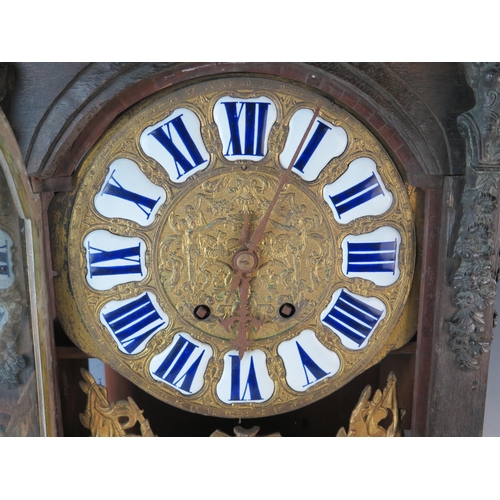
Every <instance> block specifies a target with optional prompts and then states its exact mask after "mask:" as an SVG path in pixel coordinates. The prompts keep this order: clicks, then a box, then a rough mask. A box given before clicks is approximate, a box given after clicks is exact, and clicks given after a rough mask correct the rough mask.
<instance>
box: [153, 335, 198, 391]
mask: <svg viewBox="0 0 500 500" xmlns="http://www.w3.org/2000/svg"><path fill="white" fill-rule="evenodd" d="M198 347H199V346H197V345H196V344H193V343H192V342H190V341H189V340H187V339H186V338H184V337H183V336H182V335H180V336H179V338H178V339H177V342H176V343H175V345H174V346H173V347H172V350H171V351H170V352H169V353H168V355H167V357H166V358H165V359H164V360H163V362H162V363H161V365H160V366H159V367H158V368H157V369H156V371H155V372H154V375H156V376H157V377H158V378H161V379H162V380H164V381H165V382H167V383H169V384H171V385H173V386H175V387H178V388H179V389H182V390H183V391H185V392H191V385H192V384H193V380H194V377H195V375H196V372H197V371H198V368H199V366H200V363H201V360H202V358H203V355H204V354H205V350H203V351H201V353H200V355H199V356H198V357H197V358H196V359H195V360H194V361H193V363H191V365H190V366H187V362H188V360H189V358H190V357H191V354H192V353H193V351H194V350H195V349H196V348H198ZM179 384H181V385H180V386H179Z"/></svg>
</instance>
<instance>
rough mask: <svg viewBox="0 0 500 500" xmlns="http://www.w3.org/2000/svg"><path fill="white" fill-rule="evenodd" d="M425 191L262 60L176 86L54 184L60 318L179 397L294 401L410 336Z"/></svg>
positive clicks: (123, 369)
mask: <svg viewBox="0 0 500 500" xmlns="http://www.w3.org/2000/svg"><path fill="white" fill-rule="evenodd" d="M414 198H415V197H414V195H413V192H412V190H411V188H409V187H408V186H406V185H405V183H404V182H403V180H402V179H401V177H400V174H399V172H398V170H397V168H396V166H395V164H394V163H393V161H392V160H391V157H390V155H389V153H388V152H387V151H386V150H385V149H384V147H383V146H382V145H381V144H380V143H379V141H378V140H377V139H376V138H375V136H374V135H373V134H372V133H371V132H370V131H369V130H368V129H367V128H366V127H365V126H364V125H363V124H362V123H361V122H360V121H358V120H357V119H356V118H355V117H354V116H353V115H352V114H350V113H349V112H348V111H346V110H345V109H343V108H342V107H340V106H339V105H337V104H336V103H335V102H333V101H332V100H331V99H329V98H328V97H327V96H324V95H319V94H317V93H315V92H314V91H313V90H311V89H309V88H307V87H304V86H299V85H297V84H294V83H293V82H289V81H285V80H281V79H276V78H270V77H264V76H262V77H259V76H245V75H242V76H224V77H220V76H219V77H214V78H212V79H207V80H204V81H194V82H187V83H184V84H182V85H178V86H175V87H170V88H168V89H166V90H164V91H161V92H159V93H157V94H155V95H153V96H151V97H149V98H147V99H145V100H144V101H141V102H140V103H139V104H137V105H135V106H134V107H132V108H130V109H129V110H128V111H127V112H126V113H124V114H123V115H122V116H120V117H119V118H118V119H117V120H116V122H115V123H114V124H113V125H112V126H111V127H110V128H109V130H108V131H107V132H106V133H105V134H104V135H103V136H102V137H101V138H100V140H99V141H98V142H97V143H96V144H95V145H94V146H93V147H92V148H91V150H90V151H89V152H88V154H87V155H86V157H85V158H84V160H83V161H82V162H81V164H80V165H79V167H78V169H77V171H76V173H75V178H74V188H73V190H72V191H70V192H67V193H60V194H58V195H57V196H56V197H55V198H54V201H53V203H52V206H51V212H50V218H51V224H52V228H53V231H52V248H53V259H54V269H56V270H57V271H58V276H57V277H56V278H55V280H54V283H55V293H56V304H57V308H58V316H59V318H60V321H61V323H62V325H63V327H64V329H65V331H66V333H67V334H68V335H69V337H70V338H71V339H72V340H73V341H74V342H75V344H77V345H78V346H79V347H80V348H81V349H82V350H84V351H85V352H87V353H88V354H89V355H91V356H93V357H98V358H100V359H102V360H103V361H104V362H106V363H107V364H109V365H110V366H111V367H113V368H114V369H115V370H116V371H118V372H119V373H121V374H122V375H123V376H125V377H126V378H128V379H129V380H131V381H132V382H133V383H135V384H137V385H138V386H139V387H141V388H142V389H144V390H145V391H147V392H148V393H150V394H152V395H153V396H155V397H157V398H159V399H161V400H163V401H165V402H167V403H169V404H172V405H174V406H177V407H179V408H182V409H185V410H188V411H191V412H196V413H201V414H204V415H213V416H219V417H228V418H229V417H231V418H234V417H246V418H248V417H258V416H268V415H273V414H277V413H282V412H287V411H291V410H293V409H296V408H299V407H302V406H304V405H307V404H310V403H312V402H314V401H317V400H318V399H320V398H323V397H325V396H327V395H328V394H330V393H332V392H333V391H335V390H336V389H338V388H340V387H342V386H343V385H345V384H346V383H347V382H349V381H350V380H352V379H353V378H354V377H356V376H357V375H359V374H360V373H362V372H363V371H365V370H366V369H367V368H369V367H370V366H372V365H373V364H375V363H377V362H378V361H380V360H381V359H382V358H383V357H384V356H385V355H386V354H387V353H388V352H389V351H390V350H392V349H395V348H397V347H400V346H402V345H404V344H405V343H406V342H408V340H409V339H410V338H411V337H412V336H413V334H414V332H415V323H416V318H415V311H416V304H415V300H414V298H412V297H414V296H415V294H413V295H411V294H410V291H411V289H412V284H413V282H414V280H413V274H414V263H415V236H414V215H413V214H414V204H415V201H414Z"/></svg>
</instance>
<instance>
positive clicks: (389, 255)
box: [342, 226, 401, 286]
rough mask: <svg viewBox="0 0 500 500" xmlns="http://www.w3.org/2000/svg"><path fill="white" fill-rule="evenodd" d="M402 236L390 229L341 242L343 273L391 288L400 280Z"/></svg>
mask: <svg viewBox="0 0 500 500" xmlns="http://www.w3.org/2000/svg"><path fill="white" fill-rule="evenodd" d="M400 245H401V235H400V234H399V231H398V230H397V229H395V228H393V227H390V226H384V227H380V228H378V229H377V230H375V231H373V232H371V233H366V234H360V235H357V236H354V235H352V234H349V235H347V236H346V237H345V238H344V240H343V241H342V272H343V273H344V274H345V275H346V276H347V277H349V278H364V279H367V280H370V281H373V282H374V283H375V284H376V285H379V286H388V285H392V284H393V283H395V282H396V281H397V280H398V278H399V274H400V271H399V258H398V257H399V247H400Z"/></svg>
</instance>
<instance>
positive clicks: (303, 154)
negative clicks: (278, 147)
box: [280, 109, 347, 181]
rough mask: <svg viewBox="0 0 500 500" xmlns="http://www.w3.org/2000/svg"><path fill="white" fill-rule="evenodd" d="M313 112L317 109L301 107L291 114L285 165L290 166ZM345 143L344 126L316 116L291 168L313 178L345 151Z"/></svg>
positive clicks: (308, 179)
mask: <svg viewBox="0 0 500 500" xmlns="http://www.w3.org/2000/svg"><path fill="white" fill-rule="evenodd" d="M313 115H314V112H313V111H312V110H310V109H299V110H298V111H297V112H296V113H295V114H294V115H293V116H292V119H291V120H290V131H289V133H288V137H287V139H286V143H285V147H284V149H283V152H282V153H281V154H280V163H281V166H282V167H283V168H288V167H289V165H290V162H291V161H292V158H293V155H294V154H295V152H296V150H297V148H298V146H299V144H300V141H301V140H302V137H303V135H304V133H305V131H306V130H307V126H308V125H309V123H310V121H311V118H312V117H313ZM346 147H347V133H346V131H345V130H344V129H343V128H342V127H337V126H335V125H333V124H332V123H329V122H327V121H326V120H323V119H322V118H316V121H315V123H314V124H313V126H312V127H311V130H310V131H309V134H308V135H307V138H306V140H305V142H304V144H303V146H302V148H301V150H300V153H299V155H298V157H297V160H296V161H295V164H294V167H293V169H292V171H293V172H295V173H296V174H297V175H299V176H300V177H302V179H304V180H305V181H313V180H314V179H317V178H318V175H319V174H320V173H321V171H322V170H323V169H324V168H325V167H326V166H327V165H328V163H329V162H330V161H331V160H332V159H333V158H336V157H337V156H340V155H341V154H342V153H343V152H344V151H345V149H346Z"/></svg>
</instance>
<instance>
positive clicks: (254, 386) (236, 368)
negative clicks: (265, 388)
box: [229, 354, 263, 401]
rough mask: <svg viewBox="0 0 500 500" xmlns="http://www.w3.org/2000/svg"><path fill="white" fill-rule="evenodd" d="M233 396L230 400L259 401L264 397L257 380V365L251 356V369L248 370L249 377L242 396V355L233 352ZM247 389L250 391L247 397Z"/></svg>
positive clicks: (231, 356)
mask: <svg viewBox="0 0 500 500" xmlns="http://www.w3.org/2000/svg"><path fill="white" fill-rule="evenodd" d="M229 357H230V358H231V398H230V401H245V399H246V400H250V401H259V400H262V399H263V397H262V396H261V395H260V390H259V384H258V382H257V375H256V373H255V366H254V364H253V357H252V356H251V357H250V369H249V370H248V377H247V381H246V384H245V390H244V391H243V395H242V396H241V395H240V394H241V392H240V380H241V373H240V372H241V362H240V357H239V356H238V355H236V354H231V355H230V356H229ZM247 391H248V392H249V393H250V397H249V398H245V396H246V393H247Z"/></svg>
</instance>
